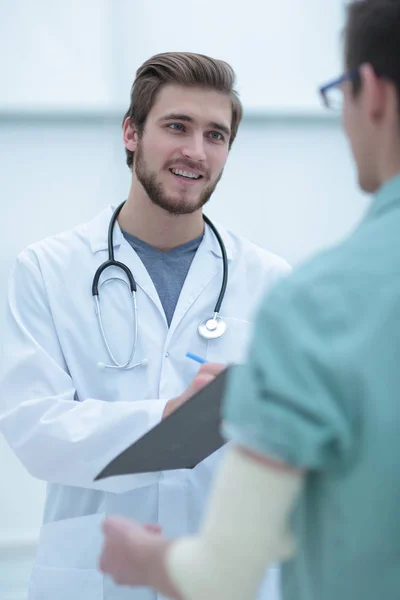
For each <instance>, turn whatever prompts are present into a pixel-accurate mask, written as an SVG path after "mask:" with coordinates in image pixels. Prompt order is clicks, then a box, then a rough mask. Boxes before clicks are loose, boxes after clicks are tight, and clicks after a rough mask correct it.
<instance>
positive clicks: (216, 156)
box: [133, 84, 232, 214]
mask: <svg viewBox="0 0 400 600" xmlns="http://www.w3.org/2000/svg"><path fill="white" fill-rule="evenodd" d="M231 117H232V108H231V101H230V98H229V96H228V95H227V94H224V93H221V92H217V91H214V90H210V89H203V88H197V87H182V86H178V85H172V84H171V85H170V84H169V85H166V86H164V87H163V88H162V89H161V90H160V92H159V94H158V96H157V99H156V102H155V104H154V105H153V107H152V108H151V110H150V112H149V114H148V116H147V119H146V123H145V126H144V131H143V134H142V135H141V136H140V137H139V136H138V135H137V133H136V132H134V138H133V139H134V144H135V146H134V148H133V150H134V152H135V155H134V165H133V166H134V171H135V174H136V177H137V179H138V181H139V182H140V183H141V185H142V186H143V188H144V190H145V191H146V193H147V195H148V196H149V198H150V200H151V201H152V202H153V203H154V204H156V205H157V206H160V207H161V208H163V209H164V210H166V211H168V212H169V213H171V214H189V213H193V212H195V211H197V210H198V209H200V208H201V207H202V206H203V205H204V204H205V203H206V202H207V201H208V199H209V198H210V196H211V195H212V193H213V191H214V189H215V187H216V185H217V183H218V181H219V180H220V178H221V176H222V171H223V168H224V166H225V163H226V160H227V157H228V152H229V138H230V124H231Z"/></svg>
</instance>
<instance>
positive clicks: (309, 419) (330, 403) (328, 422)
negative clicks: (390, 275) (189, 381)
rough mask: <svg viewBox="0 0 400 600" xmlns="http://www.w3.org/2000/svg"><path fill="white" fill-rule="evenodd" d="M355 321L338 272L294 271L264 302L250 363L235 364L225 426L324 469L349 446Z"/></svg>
mask: <svg viewBox="0 0 400 600" xmlns="http://www.w3.org/2000/svg"><path fill="white" fill-rule="evenodd" d="M354 333H355V332H354V326H353V324H352V320H351V318H350V312H349V307H348V303H346V301H345V298H344V297H343V294H342V295H341V293H340V286H338V285H337V282H336V283H335V281H334V279H333V278H324V277H322V278H321V280H318V279H317V280H316V281H315V280H314V281H313V280H311V281H308V280H307V277H304V276H301V277H295V276H293V275H292V277H291V278H289V279H288V280H286V281H283V282H282V283H280V284H279V285H278V286H277V287H276V288H275V290H273V291H272V292H271V293H270V294H269V295H268V297H266V298H265V299H264V301H263V303H262V305H261V307H260V309H259V312H258V315H257V319H256V321H255V327H254V332H253V339H252V341H251V343H250V346H249V352H248V356H247V362H246V364H244V365H242V366H236V367H234V368H233V369H232V372H231V374H230V378H229V381H228V388H227V393H226V396H225V399H224V403H223V433H224V435H225V436H226V437H227V438H228V439H229V440H233V441H236V442H237V443H240V444H242V445H244V446H246V447H248V448H250V449H253V450H254V451H256V452H260V453H262V454H264V455H267V456H270V457H273V458H275V459H277V460H282V461H284V462H287V463H289V464H291V465H293V466H295V467H298V468H306V469H310V470H311V469H316V470H318V469H325V468H327V467H328V466H329V465H331V464H333V463H335V462H336V461H338V460H340V458H341V457H343V454H344V453H347V452H350V451H351V448H352V445H353V441H354V435H353V432H354V425H355V420H356V414H357V410H356V406H355V402H354V397H353V396H352V389H354V382H353V381H352V368H351V364H352V356H353V353H354V352H357V349H356V348H355V347H354V343H355V341H356V340H357V336H356V335H354Z"/></svg>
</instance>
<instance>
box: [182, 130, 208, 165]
mask: <svg viewBox="0 0 400 600" xmlns="http://www.w3.org/2000/svg"><path fill="white" fill-rule="evenodd" d="M182 154H183V156H185V157H186V158H190V159H192V160H196V161H205V160H206V158H207V155H206V151H205V146H204V138H203V135H201V136H200V135H199V136H193V137H191V138H190V140H187V141H186V144H185V146H184V147H183V148H182Z"/></svg>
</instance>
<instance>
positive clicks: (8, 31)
mask: <svg viewBox="0 0 400 600" xmlns="http://www.w3.org/2000/svg"><path fill="white" fill-rule="evenodd" d="M150 9H152V10H153V15H154V16H151V15H150ZM341 18H342V13H341V2H339V1H337V2H329V3H328V2H326V0H307V2H303V3H296V2H293V0H280V1H279V2H276V0H274V1H270V0H252V1H247V2H246V3H245V8H244V9H242V10H239V9H237V10H236V9H234V8H233V3H232V2H230V1H228V0H212V1H211V0H202V1H198V2H197V1H196V0H185V2H183V0H182V1H181V0H170V1H169V2H168V3H167V2H164V1H163V0H135V2H133V1H132V0H92V1H91V0H86V1H85V2H82V1H81V0H69V2H68V3H54V2H52V1H51V0H36V2H34V3H32V2H29V0H13V2H11V1H10V2H3V3H0V61H2V62H0V81H1V85H2V87H1V89H0V193H1V200H0V202H1V208H2V215H3V218H2V219H1V220H0V277H1V279H0V282H2V283H0V301H1V303H3V301H4V295H5V281H6V277H7V273H8V270H9V268H10V266H11V264H12V261H13V260H14V258H15V255H16V254H17V252H19V251H20V250H21V249H22V248H23V247H24V246H25V245H26V244H28V243H30V242H32V241H34V240H37V239H40V238H42V237H44V236H47V235H49V234H53V233H55V232H57V231H60V230H63V229H67V228H69V227H71V226H73V225H74V224H76V223H78V222H80V221H82V220H84V219H87V218H89V217H90V216H91V215H93V214H95V213H96V212H97V211H98V210H99V209H100V208H101V207H102V206H104V205H105V204H107V203H116V202H119V201H121V200H122V199H123V198H124V197H125V195H126V192H127V189H128V184H129V171H128V170H127V168H126V166H125V164H124V151H123V146H122V142H121V134H120V120H121V117H122V115H123V113H124V111H125V109H126V107H127V103H128V98H129V88H130V85H131V83H132V80H133V77H134V72H135V70H136V68H137V67H138V66H139V65H140V63H141V62H142V61H143V60H145V59H146V58H148V56H150V55H151V54H153V53H155V52H158V51H166V50H193V51H199V52H202V53H209V54H212V55H214V56H217V57H219V58H224V59H226V60H229V61H230V62H231V63H232V65H233V67H234V68H235V69H236V70H237V73H238V87H239V90H240V91H241V95H242V98H243V100H244V103H245V108H246V112H245V119H244V122H243V124H242V126H241V130H240V132H239V136H238V138H237V140H236V141H235V144H234V146H233V149H232V152H231V156H230V158H229V162H228V166H227V168H226V171H225V175H224V178H223V180H222V181H221V183H220V185H219V187H218V190H217V191H216V193H215V196H214V198H213V200H212V202H211V204H210V205H209V207H208V209H207V212H208V214H209V215H210V216H211V217H212V218H215V219H217V220H219V221H222V222H224V224H225V225H227V226H228V227H231V228H232V229H234V230H236V231H237V232H239V233H242V234H243V235H245V236H247V237H249V238H251V239H253V240H254V241H255V242H257V243H259V244H260V245H262V246H264V247H267V248H269V249H271V250H273V251H275V252H278V253H280V254H281V255H283V256H284V257H285V258H287V259H288V260H289V261H290V262H292V263H293V264H296V263H298V262H299V261H300V260H303V259H304V258H306V257H307V256H309V255H310V254H312V253H313V252H315V251H316V250H318V249H320V248H322V247H324V246H326V245H328V244H331V243H334V242H335V241H337V240H339V239H340V238H341V237H342V236H343V235H345V234H346V233H347V232H348V231H349V230H350V229H351V228H352V227H353V226H354V225H355V224H356V223H357V222H358V220H359V219H360V217H361V215H362V214H363V212H364V210H365V208H366V200H365V198H363V197H362V195H361V194H360V193H359V192H358V190H357V187H356V181H355V173H354V169H353V166H352V163H351V160H350V157H349V152H348V148H347V144H346V142H345V140H344V136H343V134H342V132H341V128H340V122H339V121H338V120H335V119H331V118H329V116H328V115H327V116H325V113H324V112H323V111H322V109H320V108H319V103H318V97H317V94H316V88H317V86H318V85H319V84H320V83H321V82H322V81H323V80H324V79H329V78H330V77H334V76H336V75H337V74H338V73H339V72H340V54H339V43H338V33H339V28H340V25H341ZM0 314H1V317H0V336H1V326H2V313H0ZM0 401H1V399H0ZM0 482H1V483H0V598H1V599H2V600H11V599H13V600H21V599H22V598H24V597H25V595H24V593H25V590H26V582H27V578H28V574H29V568H30V564H31V561H32V556H33V551H34V545H35V540H36V538H37V534H38V529H39V526H40V519H41V512H42V507H43V498H44V484H43V483H41V482H38V481H35V480H33V479H32V478H31V477H30V476H29V475H27V474H26V473H25V472H24V470H23V469H22V467H21V466H20V465H19V463H18V462H17V461H16V459H15V458H14V457H13V455H12V453H11V452H10V451H9V449H8V448H7V446H6V444H5V442H4V440H2V439H0Z"/></svg>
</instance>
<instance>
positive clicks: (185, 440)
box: [95, 366, 232, 481]
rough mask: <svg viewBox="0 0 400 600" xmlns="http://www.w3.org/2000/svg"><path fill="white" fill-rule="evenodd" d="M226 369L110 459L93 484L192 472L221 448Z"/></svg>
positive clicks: (223, 440) (227, 369) (222, 441)
mask: <svg viewBox="0 0 400 600" xmlns="http://www.w3.org/2000/svg"><path fill="white" fill-rule="evenodd" d="M231 369H232V366H229V367H227V368H226V369H224V371H222V372H221V373H220V374H219V375H217V377H216V378H215V379H214V380H213V381H212V382H211V383H210V384H208V385H207V386H205V387H204V388H203V389H201V390H200V391H199V392H197V394H195V395H194V396H193V397H192V398H190V400H188V401H187V402H185V404H182V405H181V406H180V407H179V408H177V409H176V410H175V411H174V412H173V413H171V414H170V415H169V416H168V417H167V418H166V419H164V420H163V421H161V422H160V423H158V424H157V425H156V426H155V427H153V428H152V429H150V431H148V432H147V433H145V434H144V435H143V436H142V437H141V438H139V439H138V440H136V442H134V443H133V444H132V445H131V446H129V448H127V449H126V450H124V451H123V452H121V454H119V455H118V456H117V457H116V458H114V459H113V460H112V461H111V462H110V463H109V464H108V465H107V466H106V467H105V468H104V469H103V470H102V471H101V472H100V473H99V474H98V475H97V476H96V478H95V481H98V480H99V479H104V478H106V477H113V476H116V475H133V474H138V473H151V472H157V471H171V470H176V469H193V468H194V467H195V466H196V465H198V464H199V463H200V462H201V461H203V460H205V459H206V458H207V457H208V456H210V455H211V454H213V453H214V452H216V451H217V450H218V449H219V448H221V447H222V446H223V445H224V444H225V443H226V440H225V439H224V438H223V437H222V436H221V433H220V425H221V403H222V399H223V396H224V391H225V388H226V382H227V377H228V373H229V371H230V370H231Z"/></svg>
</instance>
